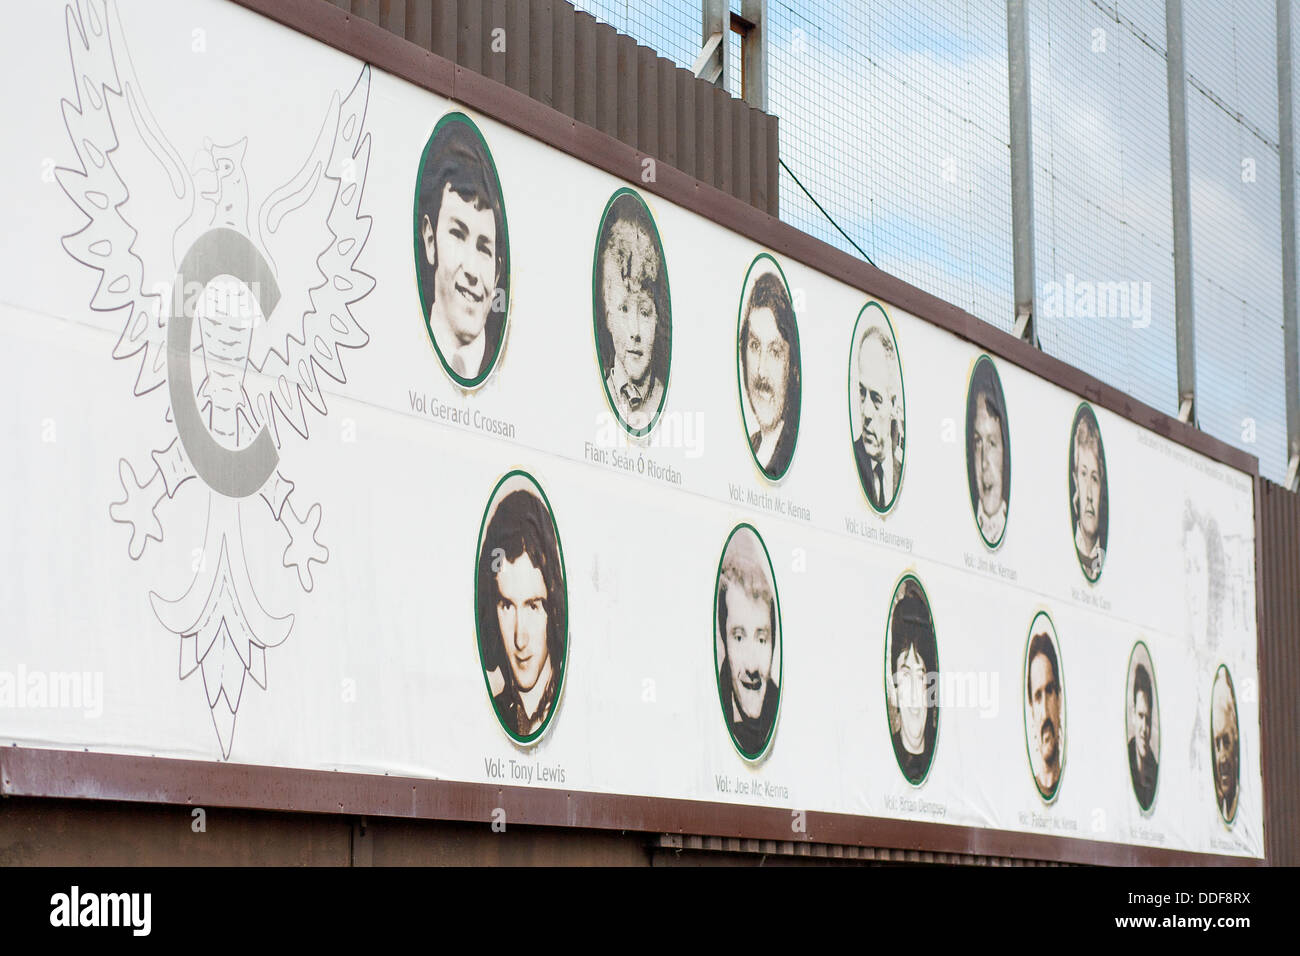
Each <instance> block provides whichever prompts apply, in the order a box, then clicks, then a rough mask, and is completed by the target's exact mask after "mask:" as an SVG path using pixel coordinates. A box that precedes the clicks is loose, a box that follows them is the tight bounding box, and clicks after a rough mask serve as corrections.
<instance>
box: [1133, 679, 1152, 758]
mask: <svg viewBox="0 0 1300 956" xmlns="http://www.w3.org/2000/svg"><path fill="white" fill-rule="evenodd" d="M1133 722H1134V725H1135V726H1134V728H1133V729H1134V734H1133V740H1134V741H1135V742H1136V746H1137V755H1138V758H1139V759H1141V760H1146V759H1147V754H1149V753H1150V752H1151V701H1149V700H1147V695H1146V692H1145V691H1138V692H1137V693H1136V694H1134V695H1133Z"/></svg>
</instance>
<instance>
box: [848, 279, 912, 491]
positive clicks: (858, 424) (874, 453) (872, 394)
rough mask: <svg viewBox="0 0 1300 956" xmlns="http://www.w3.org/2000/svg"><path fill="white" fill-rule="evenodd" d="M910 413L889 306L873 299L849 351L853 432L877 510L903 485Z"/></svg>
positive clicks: (864, 478)
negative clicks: (907, 419)
mask: <svg viewBox="0 0 1300 956" xmlns="http://www.w3.org/2000/svg"><path fill="white" fill-rule="evenodd" d="M906 417H907V416H906V403H905V401H904V398H903V361H902V358H901V356H900V355H899V354H898V340H897V339H896V338H895V337H894V326H893V323H891V322H890V321H889V315H888V313H886V312H885V307H884V306H883V305H881V304H880V303H879V302H868V303H867V304H866V305H864V306H863V307H862V311H861V312H859V313H858V320H857V322H856V323H855V324H854V326H853V343H852V345H851V347H850V350H849V433H850V434H851V435H852V437H853V459H854V461H855V462H856V463H857V466H858V481H859V482H860V483H861V485H862V493H863V494H864V495H865V496H866V498H867V504H869V505H870V506H871V510H873V511H875V512H876V513H877V514H882V515H883V514H886V513H888V512H889V511H890V510H891V509H892V508H893V507H894V503H895V502H896V501H898V492H899V489H900V488H902V486H903V459H904V451H905V448H906V429H905V427H904V426H905V423H906Z"/></svg>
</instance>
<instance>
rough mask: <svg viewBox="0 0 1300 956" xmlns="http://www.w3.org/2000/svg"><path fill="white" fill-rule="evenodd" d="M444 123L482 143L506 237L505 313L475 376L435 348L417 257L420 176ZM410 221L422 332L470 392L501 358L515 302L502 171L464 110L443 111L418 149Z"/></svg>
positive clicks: (447, 368) (450, 374)
mask: <svg viewBox="0 0 1300 956" xmlns="http://www.w3.org/2000/svg"><path fill="white" fill-rule="evenodd" d="M447 123H464V124H465V125H466V126H468V127H469V128H470V129H472V130H473V131H474V135H475V136H477V137H478V139H479V142H480V143H482V144H483V151H484V152H485V153H486V154H487V158H488V164H489V165H490V166H491V167H492V176H493V178H495V179H496V182H497V195H498V196H500V197H501V231H502V233H503V236H502V238H503V239H504V240H505V245H506V276H505V279H506V282H505V288H506V308H505V315H504V316H503V317H502V319H501V339H500V340H499V341H498V342H497V347H496V351H495V352H493V353H492V361H491V362H490V363H489V364H488V367H487V371H485V372H483V373H482V374H481V375H478V376H476V377H474V378H463V377H461V376H460V375H457V374H456V373H455V371H453V370H452V367H451V365H450V364H449V363H448V362H447V359H446V357H445V356H444V355H443V354H442V349H440V348H438V342H437V340H436V339H435V338H434V337H433V326H432V325H430V324H429V302H428V301H426V299H425V294H424V293H425V290H424V289H422V288H420V256H421V255H422V254H423V250H422V249H421V248H420V179H421V176H422V174H423V172H424V164H425V161H426V160H427V158H428V155H429V147H431V146H432V145H433V141H434V140H435V139H437V137H438V131H439V130H441V129H442V128H443V126H445V125H446V124H447ZM412 220H413V226H414V229H413V230H412V234H413V240H414V246H415V289H416V293H417V294H418V295H419V297H420V312H421V315H422V316H423V318H424V331H425V332H426V333H427V334H428V336H429V344H431V345H432V346H433V351H434V354H436V355H437V356H438V362H439V363H440V364H441V365H442V370H443V371H444V372H446V373H447V376H448V377H449V378H450V379H451V380H452V382H453V383H455V384H456V385H458V386H459V387H460V388H462V389H465V390H467V391H473V390H474V389H476V388H478V387H479V386H480V385H482V384H483V383H484V382H486V381H487V380H488V379H489V378H490V377H491V376H492V373H493V372H495V371H496V368H497V364H498V363H499V362H500V361H501V352H502V350H503V349H504V348H505V344H506V336H507V334H508V332H509V329H510V307H511V305H512V304H513V301H514V300H513V297H512V295H511V290H512V285H513V283H512V282H511V276H510V271H511V267H512V263H513V261H514V260H513V258H512V257H511V255H510V218H509V216H508V215H507V214H506V194H505V190H504V189H503V188H502V186H501V174H500V172H499V171H498V170H497V161H496V158H495V157H494V156H493V155H492V149H491V148H490V147H489V146H488V142H487V139H486V137H484V135H483V131H482V130H480V129H479V128H478V125H477V124H476V123H475V122H474V121H473V120H472V119H470V118H469V116H467V115H466V114H464V113H461V112H459V111H453V112H450V113H446V114H444V115H443V116H442V118H440V119H439V120H438V122H437V123H435V124H434V127H433V132H432V133H430V134H429V138H428V139H427V140H426V141H425V143H424V149H423V150H421V152H420V164H419V166H417V167H416V170H415V197H414V200H413V201H412ZM492 291H493V294H494V295H495V294H496V290H495V289H493V290H492ZM489 311H490V308H489Z"/></svg>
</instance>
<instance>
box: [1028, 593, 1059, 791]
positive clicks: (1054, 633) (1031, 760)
mask: <svg viewBox="0 0 1300 956" xmlns="http://www.w3.org/2000/svg"><path fill="white" fill-rule="evenodd" d="M1040 617H1045V618H1047V623H1048V625H1050V626H1051V628H1052V644H1053V645H1055V647H1056V666H1057V668H1059V670H1060V672H1061V673H1059V674H1057V675H1056V682H1057V683H1058V684H1060V685H1061V725H1062V727H1064V726H1065V725H1067V724H1068V723H1069V720H1068V717H1069V715H1068V713H1067V705H1068V703H1069V701H1068V700H1067V699H1066V693H1065V676H1064V675H1065V654H1064V653H1063V652H1062V650H1061V635H1060V633H1059V632H1058V631H1057V630H1056V622H1055V621H1053V620H1052V615H1051V614H1049V613H1048V612H1047V611H1046V610H1043V609H1039V610H1037V611H1035V612H1034V616H1033V617H1032V618H1030V619H1029V632H1028V633H1027V634H1026V635H1025V649H1024V652H1023V653H1022V654H1021V658H1022V661H1023V663H1022V666H1021V673H1020V686H1021V687H1026V688H1027V687H1028V686H1029V642H1030V641H1032V640H1033V639H1034V623H1035V622H1036V621H1037V620H1038V619H1039V618H1040ZM1017 694H1019V691H1017ZM1020 711H1021V714H1022V718H1021V722H1022V723H1023V724H1024V725H1025V765H1026V766H1027V767H1028V768H1029V779H1030V780H1032V781H1033V783H1034V790H1035V791H1037V793H1038V796H1039V798H1040V799H1041V800H1042V801H1043V803H1045V804H1047V805H1048V806H1051V805H1052V804H1053V803H1055V802H1056V798H1057V797H1058V796H1060V794H1061V784H1062V783H1063V782H1064V781H1065V758H1066V747H1065V732H1064V730H1062V732H1061V773H1060V775H1059V776H1058V777H1057V778H1056V786H1055V787H1053V788H1052V792H1051V793H1050V794H1046V793H1043V788H1042V787H1040V786H1039V785H1038V778H1037V777H1035V776H1034V758H1033V754H1032V751H1031V750H1030V747H1029V714H1028V712H1027V711H1026V710H1025V698H1024V697H1022V698H1020Z"/></svg>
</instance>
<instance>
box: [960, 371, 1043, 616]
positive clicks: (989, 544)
mask: <svg viewBox="0 0 1300 956" xmlns="http://www.w3.org/2000/svg"><path fill="white" fill-rule="evenodd" d="M980 362H988V363H989V364H990V365H991V366H992V367H993V377H994V378H995V379H997V383H998V389H999V390H1000V391H1001V392H1002V404H1003V406H1004V407H1003V409H1002V414H1003V416H1004V418H1003V424H1004V425H1005V426H1006V433H1007V458H1008V459H1010V457H1011V412H1010V409H1008V408H1006V407H1005V406H1006V404H1007V390H1006V388H1005V387H1003V385H1002V375H1001V374H1000V373H999V372H998V365H997V363H996V362H994V361H993V357H992V356H991V355H989V354H988V353H987V352H981V353H980V354H979V355H977V356H976V357H975V361H974V362H972V363H971V366H970V372H968V373H967V375H966V401H965V403H964V404H965V405H966V409H967V411H966V412H964V413H963V417H964V418H965V420H966V432H965V434H964V435H963V436H962V444H963V447H964V448H965V450H966V454H965V458H966V475H965V478H966V497H967V498H969V497H970V467H971V462H970V430H971V428H972V427H973V423H972V422H971V420H970V415H969V409H970V388H971V385H972V384H973V383H974V381H975V369H976V368H978V367H979V364H980ZM1003 480H1005V481H1007V520H1006V523H1005V524H1004V525H1003V526H1002V534H1000V535H999V536H998V540H997V541H989V539H988V538H986V537H984V532H983V530H982V529H981V528H980V520H979V514H978V509H979V499H978V498H975V499H974V500H972V501H971V503H970V509H971V510H970V516H971V520H972V521H974V522H975V533H976V534H978V535H979V536H980V540H981V541H983V542H984V546H985V547H986V548H988V549H989V550H990V551H996V550H998V548H1000V547H1002V542H1003V541H1005V540H1006V538H1007V528H1009V527H1010V526H1011V483H1010V479H1009V476H1006V475H1004V476H1003ZM1053 630H1055V625H1053Z"/></svg>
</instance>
